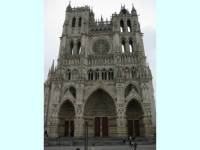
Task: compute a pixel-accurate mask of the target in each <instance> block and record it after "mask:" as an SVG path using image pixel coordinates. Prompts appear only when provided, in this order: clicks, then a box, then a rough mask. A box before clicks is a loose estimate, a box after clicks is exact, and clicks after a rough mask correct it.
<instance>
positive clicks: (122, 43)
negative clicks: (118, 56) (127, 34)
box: [121, 39, 126, 53]
mask: <svg viewBox="0 0 200 150" xmlns="http://www.w3.org/2000/svg"><path fill="white" fill-rule="evenodd" d="M121 46H122V53H124V52H125V49H126V44H125V40H124V39H122V42H121Z"/></svg>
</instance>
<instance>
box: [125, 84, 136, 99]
mask: <svg viewBox="0 0 200 150" xmlns="http://www.w3.org/2000/svg"><path fill="white" fill-rule="evenodd" d="M131 92H136V93H138V89H137V88H136V86H135V85H133V84H129V85H128V86H127V87H126V89H125V92H124V94H125V95H124V96H125V97H127V96H128V95H129V94H130V93H131Z"/></svg>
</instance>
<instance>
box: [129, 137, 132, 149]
mask: <svg viewBox="0 0 200 150" xmlns="http://www.w3.org/2000/svg"><path fill="white" fill-rule="evenodd" d="M131 141H132V137H131V136H129V147H131Z"/></svg>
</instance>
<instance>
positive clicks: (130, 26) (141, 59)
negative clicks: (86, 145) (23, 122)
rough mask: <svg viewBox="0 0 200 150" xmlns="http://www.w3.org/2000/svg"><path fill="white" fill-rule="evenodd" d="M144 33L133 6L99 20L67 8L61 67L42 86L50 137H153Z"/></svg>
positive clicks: (53, 69) (88, 12) (86, 12)
mask: <svg viewBox="0 0 200 150" xmlns="http://www.w3.org/2000/svg"><path fill="white" fill-rule="evenodd" d="M142 36H143V34H142V33H141V30H140V25H139V22H138V16H137V13H136V10H135V8H134V7H133V8H132V10H131V12H129V11H128V10H127V9H126V8H125V7H121V10H120V12H119V13H114V14H112V17H111V20H110V21H108V20H103V18H101V19H100V20H95V18H94V13H93V11H92V10H91V9H90V8H89V7H88V6H84V7H76V8H72V7H71V5H70V4H69V5H68V6H67V8H66V15H65V21H64V24H63V31H62V36H61V37H60V48H59V57H58V60H57V61H58V63H57V66H54V63H53V64H52V67H51V69H50V70H49V74H48V79H47V80H46V82H45V84H44V91H45V92H44V94H45V103H44V104H45V113H44V114H45V116H44V117H45V125H44V126H45V130H46V131H47V132H48V135H49V136H51V137H58V136H63V137H83V136H84V125H85V124H86V122H87V124H88V127H89V129H88V134H89V137H102V138H103V137H127V136H143V137H149V136H152V135H153V134H154V132H155V102H154V91H153V86H152V75H151V71H150V68H149V66H148V65H147V63H146V57H145V53H144V46H143V39H142Z"/></svg>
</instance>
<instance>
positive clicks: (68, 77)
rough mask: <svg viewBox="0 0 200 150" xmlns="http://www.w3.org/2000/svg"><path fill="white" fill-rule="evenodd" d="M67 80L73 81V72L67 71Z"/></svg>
mask: <svg viewBox="0 0 200 150" xmlns="http://www.w3.org/2000/svg"><path fill="white" fill-rule="evenodd" d="M67 80H71V71H70V70H69V69H68V70H67Z"/></svg>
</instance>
